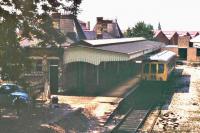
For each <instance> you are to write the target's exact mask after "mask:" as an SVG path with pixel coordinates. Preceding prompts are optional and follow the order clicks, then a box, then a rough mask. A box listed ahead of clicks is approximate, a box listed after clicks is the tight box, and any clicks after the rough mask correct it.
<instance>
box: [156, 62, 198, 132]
mask: <svg viewBox="0 0 200 133" xmlns="http://www.w3.org/2000/svg"><path fill="white" fill-rule="evenodd" d="M177 70H182V74H181V75H180V76H179V77H178V79H177V81H176V82H175V83H174V84H173V88H172V89H175V93H174V94H173V96H172V98H171V99H169V100H168V101H167V102H166V104H165V105H164V106H163V107H162V110H161V115H160V117H159V118H158V120H157V122H156V125H155V126H154V129H153V130H154V131H155V132H181V133H182V132H192V133H198V132H200V128H199V127H200V67H190V66H185V65H183V66H178V67H177Z"/></svg>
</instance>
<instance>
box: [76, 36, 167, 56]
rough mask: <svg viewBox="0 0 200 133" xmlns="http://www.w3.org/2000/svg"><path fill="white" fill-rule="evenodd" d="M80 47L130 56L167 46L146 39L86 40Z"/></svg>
mask: <svg viewBox="0 0 200 133" xmlns="http://www.w3.org/2000/svg"><path fill="white" fill-rule="evenodd" d="M131 39H132V40H131ZM104 41H107V42H104ZM79 45H85V46H89V47H93V48H95V49H100V50H105V51H111V52H117V53H123V54H128V55H130V54H134V53H137V52H141V51H146V50H156V49H160V48H161V47H164V46H165V44H164V43H161V42H156V41H148V40H144V38H122V39H105V40H103V39H102V40H84V41H81V42H80V43H79Z"/></svg>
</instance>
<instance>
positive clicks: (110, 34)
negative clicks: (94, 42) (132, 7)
mask: <svg viewBox="0 0 200 133" xmlns="http://www.w3.org/2000/svg"><path fill="white" fill-rule="evenodd" d="M94 31H95V32H96V36H97V39H112V38H122V37H123V33H122V31H121V29H120V27H119V25H118V23H117V20H114V21H113V20H104V19H103V17H97V23H96V25H95V27H94Z"/></svg>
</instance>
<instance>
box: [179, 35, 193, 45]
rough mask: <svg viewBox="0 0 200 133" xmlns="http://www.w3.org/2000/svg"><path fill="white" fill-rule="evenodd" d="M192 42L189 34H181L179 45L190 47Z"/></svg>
mask: <svg viewBox="0 0 200 133" xmlns="http://www.w3.org/2000/svg"><path fill="white" fill-rule="evenodd" d="M189 42H190V37H189V36H181V37H179V38H178V47H179V48H188V47H189Z"/></svg>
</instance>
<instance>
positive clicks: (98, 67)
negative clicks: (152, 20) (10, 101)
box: [62, 38, 164, 94]
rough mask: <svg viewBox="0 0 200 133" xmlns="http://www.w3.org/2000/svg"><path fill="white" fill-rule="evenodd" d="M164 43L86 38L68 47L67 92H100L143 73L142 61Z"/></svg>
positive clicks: (64, 66) (66, 63) (65, 71)
mask: <svg viewBox="0 0 200 133" xmlns="http://www.w3.org/2000/svg"><path fill="white" fill-rule="evenodd" d="M162 47H164V44H163V43H160V42H155V41H148V40H145V39H144V38H121V39H100V40H82V41H80V42H77V43H74V44H72V45H71V46H69V47H68V48H65V50H64V55H63V59H64V60H63V78H62V79H63V89H64V91H65V92H68V91H73V92H81V93H84V92H85V93H87V94H98V92H101V91H104V90H107V89H109V88H112V86H113V85H116V84H117V83H119V82H121V81H124V80H126V79H128V78H130V77H134V76H140V73H141V61H142V59H144V58H145V57H146V56H147V55H148V54H151V53H155V52H158V51H160V50H161V48H162Z"/></svg>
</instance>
